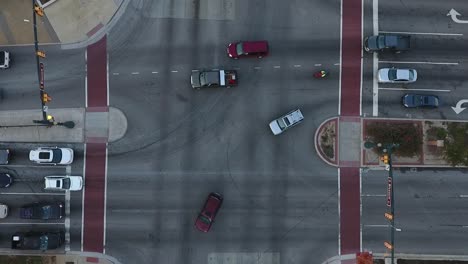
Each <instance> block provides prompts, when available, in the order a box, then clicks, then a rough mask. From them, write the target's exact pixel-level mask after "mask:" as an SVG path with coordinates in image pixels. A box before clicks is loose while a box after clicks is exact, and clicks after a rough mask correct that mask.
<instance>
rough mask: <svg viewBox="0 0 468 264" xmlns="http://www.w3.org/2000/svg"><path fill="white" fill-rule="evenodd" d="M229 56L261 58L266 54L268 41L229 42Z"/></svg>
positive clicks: (234, 57) (235, 57)
mask: <svg viewBox="0 0 468 264" xmlns="http://www.w3.org/2000/svg"><path fill="white" fill-rule="evenodd" d="M227 53H228V56H229V57H230V58H233V59H238V58H239V57H253V56H255V57H257V58H262V57H265V56H267V55H268V42H267V41H265V40H262V41H241V42H234V43H230V44H229V45H228V47H227Z"/></svg>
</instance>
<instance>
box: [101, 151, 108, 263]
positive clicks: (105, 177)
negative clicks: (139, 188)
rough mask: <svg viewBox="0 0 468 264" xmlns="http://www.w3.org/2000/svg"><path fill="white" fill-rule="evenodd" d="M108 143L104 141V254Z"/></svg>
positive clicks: (103, 251) (104, 248)
mask: <svg viewBox="0 0 468 264" xmlns="http://www.w3.org/2000/svg"><path fill="white" fill-rule="evenodd" d="M108 147H109V145H108V143H106V161H105V165H104V225H103V227H104V228H103V235H104V237H103V240H102V241H104V245H102V248H103V250H102V253H104V254H106V244H107V243H106V223H107V209H106V208H107V157H108V155H109V150H108Z"/></svg>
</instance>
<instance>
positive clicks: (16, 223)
mask: <svg viewBox="0 0 468 264" xmlns="http://www.w3.org/2000/svg"><path fill="white" fill-rule="evenodd" d="M64 224H65V222H63V223H18V222H12V223H5V222H2V223H0V225H64Z"/></svg>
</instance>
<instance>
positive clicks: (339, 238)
mask: <svg viewBox="0 0 468 264" xmlns="http://www.w3.org/2000/svg"><path fill="white" fill-rule="evenodd" d="M340 2H343V1H340ZM341 5H342V6H343V3H342V4H341ZM341 10H342V12H343V8H341ZM342 19H343V18H342ZM340 28H341V27H340ZM340 57H341V56H340ZM340 189H341V188H340V168H338V255H341V200H340V199H341V192H340Z"/></svg>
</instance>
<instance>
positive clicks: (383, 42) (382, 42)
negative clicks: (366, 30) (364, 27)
mask: <svg viewBox="0 0 468 264" xmlns="http://www.w3.org/2000/svg"><path fill="white" fill-rule="evenodd" d="M377 41H378V42H379V47H384V46H385V38H384V37H379V38H378V40H377Z"/></svg>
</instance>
